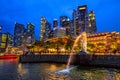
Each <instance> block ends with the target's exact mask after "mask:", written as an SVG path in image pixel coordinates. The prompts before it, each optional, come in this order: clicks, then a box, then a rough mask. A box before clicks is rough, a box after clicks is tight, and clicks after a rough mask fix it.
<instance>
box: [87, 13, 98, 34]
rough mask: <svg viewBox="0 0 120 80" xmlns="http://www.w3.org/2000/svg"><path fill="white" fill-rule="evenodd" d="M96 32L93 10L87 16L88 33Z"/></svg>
mask: <svg viewBox="0 0 120 80" xmlns="http://www.w3.org/2000/svg"><path fill="white" fill-rule="evenodd" d="M96 32H97V27H96V20H95V14H94V11H90V13H89V18H88V33H96Z"/></svg>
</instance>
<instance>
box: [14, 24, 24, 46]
mask: <svg viewBox="0 0 120 80" xmlns="http://www.w3.org/2000/svg"><path fill="white" fill-rule="evenodd" d="M24 31H25V28H24V25H23V24H19V23H15V28H14V46H21V45H22V42H23V37H24Z"/></svg>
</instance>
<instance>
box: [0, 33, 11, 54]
mask: <svg viewBox="0 0 120 80" xmlns="http://www.w3.org/2000/svg"><path fill="white" fill-rule="evenodd" d="M12 45H13V36H12V35H11V34H9V33H0V52H5V49H6V48H7V46H12Z"/></svg>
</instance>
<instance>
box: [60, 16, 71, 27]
mask: <svg viewBox="0 0 120 80" xmlns="http://www.w3.org/2000/svg"><path fill="white" fill-rule="evenodd" d="M60 27H64V28H70V18H68V17H67V16H60Z"/></svg>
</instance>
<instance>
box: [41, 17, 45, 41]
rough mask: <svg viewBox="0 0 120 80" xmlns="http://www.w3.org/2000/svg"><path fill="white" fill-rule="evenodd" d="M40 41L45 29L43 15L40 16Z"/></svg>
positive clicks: (42, 38) (42, 39)
mask: <svg viewBox="0 0 120 80" xmlns="http://www.w3.org/2000/svg"><path fill="white" fill-rule="evenodd" d="M40 23H41V24H40V41H44V36H45V29H46V27H45V26H46V19H45V17H41V21H40Z"/></svg>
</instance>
